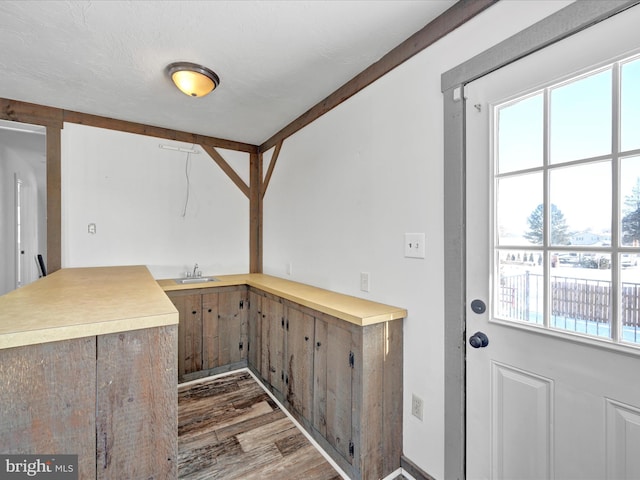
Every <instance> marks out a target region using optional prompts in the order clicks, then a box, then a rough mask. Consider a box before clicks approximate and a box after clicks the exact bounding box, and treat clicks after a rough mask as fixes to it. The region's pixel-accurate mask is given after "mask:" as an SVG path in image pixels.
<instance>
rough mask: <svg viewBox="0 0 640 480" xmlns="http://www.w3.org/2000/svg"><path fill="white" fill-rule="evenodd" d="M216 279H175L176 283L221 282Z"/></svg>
mask: <svg viewBox="0 0 640 480" xmlns="http://www.w3.org/2000/svg"><path fill="white" fill-rule="evenodd" d="M219 281H220V280H218V279H217V278H215V277H187V278H174V282H176V283H206V282H219Z"/></svg>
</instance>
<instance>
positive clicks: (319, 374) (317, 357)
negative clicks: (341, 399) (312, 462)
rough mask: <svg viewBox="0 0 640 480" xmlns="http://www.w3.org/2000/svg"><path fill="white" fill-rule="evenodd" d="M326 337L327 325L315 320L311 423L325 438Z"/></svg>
mask: <svg viewBox="0 0 640 480" xmlns="http://www.w3.org/2000/svg"><path fill="white" fill-rule="evenodd" d="M327 335H328V325H327V322H323V321H321V320H319V319H316V324H315V343H314V348H315V352H314V356H313V417H312V423H313V428H315V429H316V430H317V431H318V432H319V433H320V435H322V436H323V437H325V438H326V436H327V349H326V348H325V346H326V345H327Z"/></svg>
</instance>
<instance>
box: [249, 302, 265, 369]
mask: <svg viewBox="0 0 640 480" xmlns="http://www.w3.org/2000/svg"><path fill="white" fill-rule="evenodd" d="M248 323H249V325H248V330H249V338H248V342H247V360H248V362H249V365H251V366H252V367H253V368H255V369H256V370H257V371H258V372H260V371H261V366H262V355H261V354H260V350H261V340H260V337H261V334H262V296H260V295H259V294H257V293H256V292H253V291H250V292H249V316H248Z"/></svg>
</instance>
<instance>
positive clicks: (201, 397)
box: [178, 371, 341, 480]
mask: <svg viewBox="0 0 640 480" xmlns="http://www.w3.org/2000/svg"><path fill="white" fill-rule="evenodd" d="M178 397H179V399H178V405H179V407H178V409H179V427H178V431H179V440H178V444H179V467H178V469H179V478H180V479H183V480H187V479H188V480H195V479H224V480H233V479H243V480H252V479H256V480H265V479H278V480H279V479H284V478H300V479H302V478H304V479H305V480H338V479H340V478H341V477H340V476H339V475H338V473H337V472H336V471H335V470H334V469H333V468H332V467H331V465H330V464H329V463H328V462H327V461H326V460H325V459H324V458H323V457H322V455H321V454H320V453H319V452H318V451H317V450H316V449H315V448H313V446H312V445H311V444H310V443H309V442H308V440H307V439H306V438H305V437H304V435H302V433H301V432H300V431H299V430H298V429H297V428H296V427H295V426H294V424H293V423H292V422H291V421H290V420H289V419H288V418H287V417H286V416H285V415H284V413H283V412H282V411H281V410H280V409H279V407H278V406H277V404H275V403H274V402H273V401H272V400H271V398H270V397H269V396H268V395H267V394H266V393H265V392H264V390H263V389H262V388H261V387H260V386H259V385H258V383H257V382H256V381H255V380H254V379H253V377H251V375H250V374H249V373H248V372H246V371H243V372H236V373H233V374H231V375H226V376H223V377H219V378H216V379H211V380H205V381H203V382H202V383H197V384H189V385H183V386H180V387H179V394H178Z"/></svg>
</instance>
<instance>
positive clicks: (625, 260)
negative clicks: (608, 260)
mask: <svg viewBox="0 0 640 480" xmlns="http://www.w3.org/2000/svg"><path fill="white" fill-rule="evenodd" d="M638 263H640V254H638V253H621V254H620V267H621V271H620V279H621V280H622V289H621V299H620V300H621V303H620V323H621V328H622V331H621V336H622V341H624V342H630V343H636V344H640V268H638Z"/></svg>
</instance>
